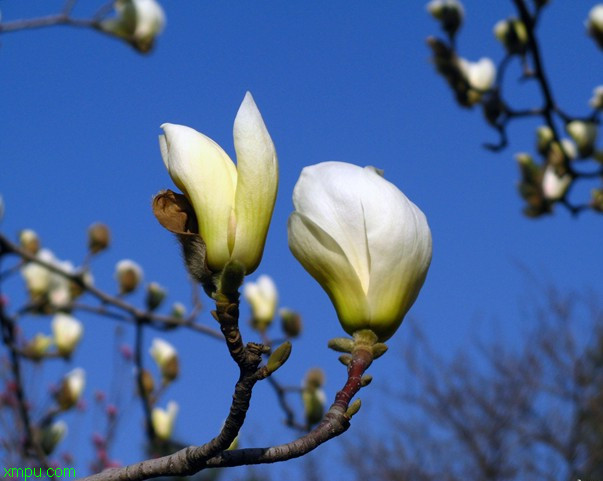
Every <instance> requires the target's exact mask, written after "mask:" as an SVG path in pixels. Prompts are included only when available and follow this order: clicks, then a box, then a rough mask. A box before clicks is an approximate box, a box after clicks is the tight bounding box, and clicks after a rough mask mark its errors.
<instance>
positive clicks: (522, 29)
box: [494, 18, 528, 54]
mask: <svg viewBox="0 0 603 481" xmlns="http://www.w3.org/2000/svg"><path fill="white" fill-rule="evenodd" d="M494 36H495V37H496V38H497V39H498V41H499V42H500V43H502V44H503V46H504V47H505V49H506V50H507V52H509V53H510V54H523V53H525V51H526V48H527V45H528V31H527V29H526V26H525V25H524V23H523V22H522V21H521V20H518V19H516V18H508V19H506V20H500V21H499V22H497V23H496V25H495V26H494Z"/></svg>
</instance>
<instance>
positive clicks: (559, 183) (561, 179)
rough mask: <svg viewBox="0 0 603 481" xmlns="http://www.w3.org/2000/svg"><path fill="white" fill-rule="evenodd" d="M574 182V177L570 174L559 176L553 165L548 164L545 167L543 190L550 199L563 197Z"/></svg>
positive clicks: (554, 199)
mask: <svg viewBox="0 0 603 481" xmlns="http://www.w3.org/2000/svg"><path fill="white" fill-rule="evenodd" d="M571 182H572V177H571V176H570V175H569V174H564V175H562V176H559V175H558V174H557V172H556V171H555V168H554V167H553V166H552V165H548V166H547V167H546V169H544V176H543V178H542V192H543V193H544V196H545V197H546V198H547V199H548V200H550V201H556V200H559V199H562V198H563V196H564V195H565V193H566V192H567V189H568V188H569V186H570V184H571Z"/></svg>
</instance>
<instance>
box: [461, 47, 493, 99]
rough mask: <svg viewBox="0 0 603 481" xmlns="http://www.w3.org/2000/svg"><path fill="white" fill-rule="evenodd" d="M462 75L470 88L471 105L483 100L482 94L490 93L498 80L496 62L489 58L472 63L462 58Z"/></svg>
mask: <svg viewBox="0 0 603 481" xmlns="http://www.w3.org/2000/svg"><path fill="white" fill-rule="evenodd" d="M458 66H459V69H460V72H461V74H462V75H463V77H464V79H465V80H466V82H467V84H468V85H469V87H470V89H471V90H470V92H469V97H468V102H469V104H470V105H472V104H475V103H477V102H479V101H480V100H481V97H482V94H483V93H484V92H486V91H488V90H489V89H490V88H491V87H492V85H494V80H495V79H496V67H495V66H494V62H492V60H490V59H489V58H487V57H483V58H481V59H479V60H478V61H477V62H470V61H468V60H466V59H464V58H462V57H460V58H459V59H458Z"/></svg>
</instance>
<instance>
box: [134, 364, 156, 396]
mask: <svg viewBox="0 0 603 481" xmlns="http://www.w3.org/2000/svg"><path fill="white" fill-rule="evenodd" d="M138 388H139V389H140V386H138ZM142 389H143V390H144V394H145V395H146V396H150V395H151V394H153V391H154V390H155V381H154V379H153V375H152V374H151V373H150V372H149V371H147V370H146V369H143V370H142ZM139 394H140V393H139Z"/></svg>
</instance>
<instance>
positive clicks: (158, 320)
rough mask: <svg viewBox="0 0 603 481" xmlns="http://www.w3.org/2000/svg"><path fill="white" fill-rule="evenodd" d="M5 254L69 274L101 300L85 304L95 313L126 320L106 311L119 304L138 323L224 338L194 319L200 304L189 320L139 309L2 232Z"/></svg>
mask: <svg viewBox="0 0 603 481" xmlns="http://www.w3.org/2000/svg"><path fill="white" fill-rule="evenodd" d="M3 254H14V255H17V256H19V257H20V258H21V259H22V260H24V261H27V262H34V263H36V264H39V265H41V266H43V267H45V268H46V269H48V270H49V271H51V272H54V273H57V274H59V275H61V276H63V277H65V278H66V279H69V280H70V281H71V282H73V283H75V284H76V285H77V286H78V287H80V288H81V289H83V290H84V291H86V292H88V293H89V294H91V295H92V296H93V297H95V298H97V299H98V300H99V301H100V302H101V306H99V307H98V308H93V307H85V308H84V309H85V310H87V311H91V312H95V313H97V314H99V315H102V316H107V317H113V318H115V319H118V320H123V319H120V317H119V316H118V315H116V314H113V313H111V312H110V311H107V310H106V307H105V306H106V305H111V306H114V307H117V308H118V309H121V310H123V311H125V312H126V313H127V314H129V315H130V319H131V320H132V322H135V320H136V319H147V320H148V322H149V325H150V326H153V327H160V328H161V327H179V326H180V327H186V328H189V329H193V330H195V331H196V332H199V333H201V334H205V335H208V336H210V337H213V338H215V339H223V337H222V335H221V334H220V333H219V332H217V331H216V330H214V329H212V328H210V327H208V326H204V325H202V324H198V323H196V322H194V318H195V317H196V315H197V314H198V312H199V309H200V305H199V304H196V305H195V308H194V309H193V311H192V313H191V315H189V316H188V317H187V318H186V319H180V318H177V317H174V316H167V315H162V314H156V313H154V312H150V311H147V310H142V309H139V308H137V307H135V306H133V305H131V304H129V303H127V302H126V301H124V300H123V299H122V298H120V297H117V296H111V295H110V294H107V293H106V292H104V291H102V290H100V289H99V288H97V287H95V286H94V285H92V284H91V283H90V282H88V281H87V280H86V279H85V276H84V272H75V273H73V272H67V271H65V270H64V269H61V268H60V267H58V266H56V265H54V264H52V263H49V262H46V261H44V260H41V259H39V258H38V257H36V256H35V255H33V254H31V253H29V252H27V251H26V250H24V249H22V248H21V247H19V246H18V245H16V244H15V243H13V242H11V241H10V240H9V239H7V238H6V237H5V236H4V235H2V234H0V255H3ZM75 306H80V305H79V304H74V305H73V306H72V307H75Z"/></svg>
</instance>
